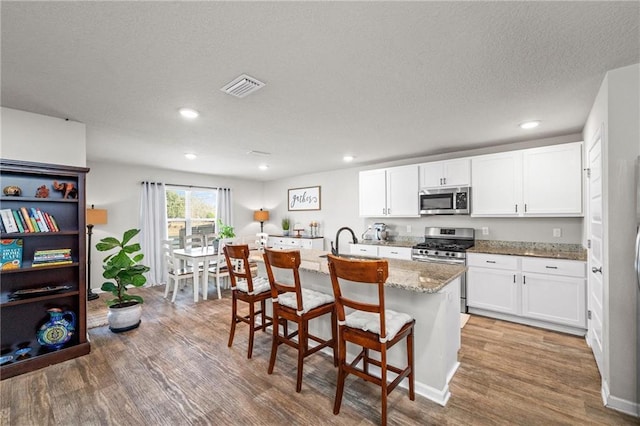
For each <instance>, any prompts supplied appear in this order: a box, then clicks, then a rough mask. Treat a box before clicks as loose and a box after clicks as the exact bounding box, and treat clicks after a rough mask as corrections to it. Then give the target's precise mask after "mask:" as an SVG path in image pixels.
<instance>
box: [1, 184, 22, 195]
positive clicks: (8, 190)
mask: <svg viewBox="0 0 640 426" xmlns="http://www.w3.org/2000/svg"><path fill="white" fill-rule="evenodd" d="M2 192H3V193H4V195H10V196H12V197H19V196H21V195H22V189H20V187H19V186H15V185H11V186H5V187H4V189H3V190H2Z"/></svg>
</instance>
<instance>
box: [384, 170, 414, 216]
mask: <svg viewBox="0 0 640 426" xmlns="http://www.w3.org/2000/svg"><path fill="white" fill-rule="evenodd" d="M418 201H419V200H418V166H417V165H412V166H403V167H392V168H390V169H387V216H393V217H418V216H420V210H419V205H418Z"/></svg>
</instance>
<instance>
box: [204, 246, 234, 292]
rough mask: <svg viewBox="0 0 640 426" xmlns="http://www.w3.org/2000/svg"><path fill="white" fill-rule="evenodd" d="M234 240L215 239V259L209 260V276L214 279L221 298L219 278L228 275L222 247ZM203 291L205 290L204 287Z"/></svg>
mask: <svg viewBox="0 0 640 426" xmlns="http://www.w3.org/2000/svg"><path fill="white" fill-rule="evenodd" d="M234 240H235V239H234V238H222V239H219V240H217V241H218V243H217V246H218V251H217V256H216V259H215V260H213V261H210V262H209V278H213V279H215V283H216V289H217V291H218V299H222V293H221V291H220V288H221V284H222V283H221V280H222V279H223V278H225V277H228V276H229V268H228V267H227V262H226V260H225V255H224V247H225V246H226V245H227V244H233V242H234ZM208 284H209V283H207V284H206V285H207V286H208ZM204 291H206V289H205V290H204Z"/></svg>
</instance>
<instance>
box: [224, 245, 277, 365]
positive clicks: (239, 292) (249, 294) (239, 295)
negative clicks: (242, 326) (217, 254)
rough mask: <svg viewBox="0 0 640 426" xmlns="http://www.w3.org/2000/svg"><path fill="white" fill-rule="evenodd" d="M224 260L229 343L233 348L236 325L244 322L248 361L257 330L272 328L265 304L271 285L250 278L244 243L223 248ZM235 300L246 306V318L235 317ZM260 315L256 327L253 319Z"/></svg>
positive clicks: (262, 279)
mask: <svg viewBox="0 0 640 426" xmlns="http://www.w3.org/2000/svg"><path fill="white" fill-rule="evenodd" d="M223 250H224V257H225V259H226V262H227V268H228V271H229V278H230V280H231V332H230V334H229V344H228V346H229V347H231V345H233V336H234V335H235V333H236V324H237V323H239V322H244V323H246V324H249V350H248V352H247V358H251V355H252V353H253V337H254V334H255V332H256V330H262V331H265V332H266V331H267V330H266V329H267V327H269V326H270V325H272V321H271V317H269V316H267V315H266V310H265V301H266V300H267V299H268V298H269V297H271V293H270V290H271V286H270V285H269V280H268V279H267V278H266V277H255V278H253V277H252V276H251V275H252V274H251V266H250V265H249V246H248V245H247V244H240V245H231V244H227V245H225V246H224V249H223ZM238 301H243V302H247V303H248V304H249V315H246V316H241V315H239V314H238ZM256 302H260V309H259V310H258V311H256V310H255V303H256ZM258 315H260V324H258V325H257V324H256V316H258Z"/></svg>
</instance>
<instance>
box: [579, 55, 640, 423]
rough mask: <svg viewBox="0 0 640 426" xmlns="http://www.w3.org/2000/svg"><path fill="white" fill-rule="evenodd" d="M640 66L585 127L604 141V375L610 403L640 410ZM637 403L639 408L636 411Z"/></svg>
mask: <svg viewBox="0 0 640 426" xmlns="http://www.w3.org/2000/svg"><path fill="white" fill-rule="evenodd" d="M639 81H640V66H639V65H638V64H636V65H633V66H629V67H624V68H620V69H616V70H612V71H610V72H608V73H607V76H606V77H605V79H604V81H603V83H602V86H601V88H600V91H599V93H598V96H597V97H596V100H595V102H594V105H593V108H592V110H591V112H590V114H589V117H588V119H587V122H586V124H585V127H584V131H583V135H584V138H585V141H590V140H591V139H592V138H593V136H594V135H595V134H596V132H597V131H598V129H600V128H601V127H602V128H603V129H604V132H603V133H604V137H603V147H602V148H603V189H604V191H603V204H604V206H603V208H604V211H603V220H604V222H605V229H604V238H605V241H604V262H603V279H604V286H605V292H604V293H605V294H604V303H605V306H604V338H603V340H604V344H605V348H604V368H603V369H604V371H602V372H601V373H602V375H603V382H604V384H603V387H604V389H605V393H606V388H607V387H608V390H609V395H605V398H606V399H607V400H606V404H607V405H608V406H611V407H613V408H617V409H620V410H623V411H627V412H629V411H632V412H633V411H637V410H638V405H637V404H638V399H639V398H638V396H639V395H638V385H639V384H638V368H639V367H638V364H639V360H638V353H637V347H638V342H637V339H638V322H637V312H636V309H637V298H638V290H637V286H636V277H635V271H634V269H633V260H634V237H635V231H636V226H637V223H636V192H635V191H636V174H635V173H636V171H635V162H636V158H637V157H638V155H640V128H639V123H638V118H639V117H640V106H639V104H640V96H639V93H640V84H639ZM634 403H635V404H636V405H635V407H634Z"/></svg>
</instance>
